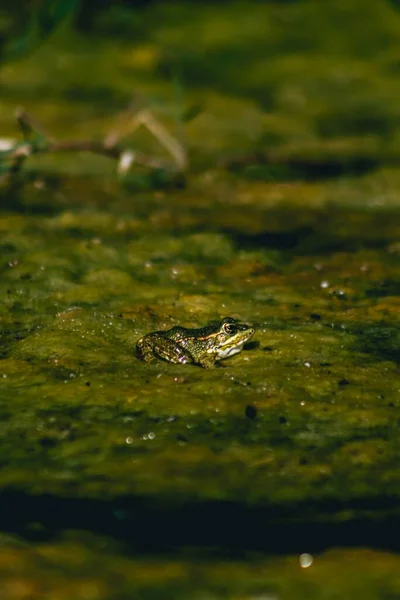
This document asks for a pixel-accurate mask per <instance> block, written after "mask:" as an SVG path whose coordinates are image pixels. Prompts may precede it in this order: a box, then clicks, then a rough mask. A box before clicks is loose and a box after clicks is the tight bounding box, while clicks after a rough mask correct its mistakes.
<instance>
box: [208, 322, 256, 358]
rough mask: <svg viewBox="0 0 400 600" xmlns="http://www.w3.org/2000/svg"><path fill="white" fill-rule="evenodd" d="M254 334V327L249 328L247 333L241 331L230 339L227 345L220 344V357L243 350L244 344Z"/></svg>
mask: <svg viewBox="0 0 400 600" xmlns="http://www.w3.org/2000/svg"><path fill="white" fill-rule="evenodd" d="M253 335H254V329H248V330H247V331H246V333H244V332H243V331H241V332H240V333H238V334H237V335H236V336H235V337H234V338H232V339H230V340H229V341H228V342H227V343H226V344H225V345H221V346H218V347H217V348H216V353H217V356H218V358H228V357H229V356H233V355H234V354H237V353H238V352H241V351H242V350H243V345H244V344H245V343H246V342H248V341H249V339H250V338H252V337H253Z"/></svg>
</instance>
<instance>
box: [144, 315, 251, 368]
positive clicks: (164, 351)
mask: <svg viewBox="0 0 400 600" xmlns="http://www.w3.org/2000/svg"><path fill="white" fill-rule="evenodd" d="M253 335H254V329H253V328H252V327H251V326H250V325H246V324H245V323H241V322H240V321H237V320H236V319H233V318H232V317H225V318H224V319H222V321H218V322H215V323H211V324H210V325H208V326H207V327H202V328H201V329H186V328H185V327H173V328H172V329H168V330H167V331H155V332H154V333H148V334H147V335H145V336H143V337H142V338H140V340H138V342H137V344H136V349H137V352H138V355H139V357H140V358H142V359H143V360H144V361H145V362H150V361H151V360H152V359H153V358H155V357H156V358H162V359H163V360H166V361H167V362H171V363H181V364H186V363H195V364H198V365H200V366H202V367H204V368H205V369H211V368H212V367H213V366H214V364H215V362H216V361H219V360H223V359H224V358H228V357H229V356H233V355H234V354H237V353H238V352H240V351H241V350H242V349H243V344H245V343H246V342H248V341H249V340H250V339H251V338H252V337H253Z"/></svg>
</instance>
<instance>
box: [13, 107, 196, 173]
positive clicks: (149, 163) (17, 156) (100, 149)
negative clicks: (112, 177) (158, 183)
mask: <svg viewBox="0 0 400 600" xmlns="http://www.w3.org/2000/svg"><path fill="white" fill-rule="evenodd" d="M16 118H17V122H18V124H19V127H20V129H21V131H22V135H23V138H24V140H25V142H26V143H25V144H15V145H14V147H11V148H10V150H9V151H8V152H7V160H9V161H11V163H12V166H11V168H10V172H11V173H16V172H17V171H19V170H20V168H21V166H22V164H23V163H24V161H25V160H26V158H28V157H29V156H31V155H32V154H37V153H55V152H91V153H93V154H99V155H102V156H106V157H108V158H113V159H115V160H118V161H119V164H118V171H119V173H121V174H124V173H126V171H127V170H128V169H129V168H130V166H131V165H132V164H133V163H136V164H137V165H140V166H143V167H147V168H151V169H164V170H168V171H176V170H178V171H180V170H183V169H184V168H186V166H187V160H186V152H185V151H184V149H183V147H182V146H181V145H180V143H179V142H178V141H177V140H176V139H175V138H173V136H171V135H170V134H169V132H168V131H167V130H166V129H165V128H164V126H163V125H161V123H159V122H158V121H157V120H156V119H155V118H154V117H153V116H152V115H151V113H150V112H149V111H140V112H139V113H138V114H137V115H136V118H133V120H131V122H130V124H129V125H128V127H127V129H128V131H129V132H131V131H132V130H135V129H137V127H139V126H140V125H141V124H143V125H144V126H146V127H147V128H148V129H149V131H151V133H152V134H153V135H154V136H155V137H156V139H157V140H158V141H159V142H160V144H161V145H163V146H164V147H165V148H166V149H167V150H168V151H169V153H170V154H171V156H172V158H173V160H174V163H171V162H169V161H166V160H163V159H161V158H157V157H153V156H149V155H146V154H144V153H142V152H139V151H137V150H134V149H133V148H129V147H123V146H122V144H121V145H120V144H118V143H117V141H118V139H119V138H120V137H121V136H120V135H119V134H117V133H116V132H114V133H111V134H110V135H109V136H107V138H106V139H105V140H104V141H93V140H63V141H56V140H54V139H53V138H50V137H49V136H48V135H47V134H45V133H44V131H43V129H42V127H41V126H40V125H39V124H37V123H36V122H35V121H34V120H33V119H32V117H31V116H30V115H28V113H26V112H25V111H24V110H22V109H18V110H17V111H16ZM125 136H126V129H125V131H124V137H125ZM35 138H36V139H35Z"/></svg>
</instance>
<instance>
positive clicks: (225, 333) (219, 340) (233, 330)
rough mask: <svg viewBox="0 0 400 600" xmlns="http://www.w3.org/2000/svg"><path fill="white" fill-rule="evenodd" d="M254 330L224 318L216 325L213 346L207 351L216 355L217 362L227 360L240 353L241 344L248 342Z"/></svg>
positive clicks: (230, 318)
mask: <svg viewBox="0 0 400 600" xmlns="http://www.w3.org/2000/svg"><path fill="white" fill-rule="evenodd" d="M254 331H255V330H254V329H253V327H251V326H250V325H246V323H241V322H240V321H236V319H232V317H225V318H224V319H222V321H220V322H219V323H218V324H217V325H216V332H215V336H214V345H213V347H212V348H210V349H209V350H208V352H212V353H213V354H215V355H216V358H217V360H221V359H223V358H228V356H233V355H234V354H237V353H238V352H240V351H241V350H242V348H243V344H245V343H246V342H248V341H249V340H250V338H252V337H253V335H254Z"/></svg>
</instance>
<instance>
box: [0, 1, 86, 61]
mask: <svg viewBox="0 0 400 600" xmlns="http://www.w3.org/2000/svg"><path fill="white" fill-rule="evenodd" d="M78 4H79V0H36V1H35V0H31V1H30V2H26V1H25V2H24V0H18V1H17V2H13V3H10V4H9V5H8V6H7V8H6V9H3V10H1V9H0V62H4V61H8V60H13V59H16V58H20V57H22V56H24V55H26V54H29V52H31V51H32V50H33V49H34V48H36V47H37V46H38V45H39V44H40V43H41V42H43V41H44V40H46V39H47V38H48V37H49V35H50V34H51V33H52V32H53V31H54V30H55V29H56V28H57V27H58V26H59V25H60V24H61V23H62V22H63V21H64V20H65V19H66V18H67V17H68V16H69V15H71V14H72V13H73V12H74V10H75V9H76V7H77V5H78Z"/></svg>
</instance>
